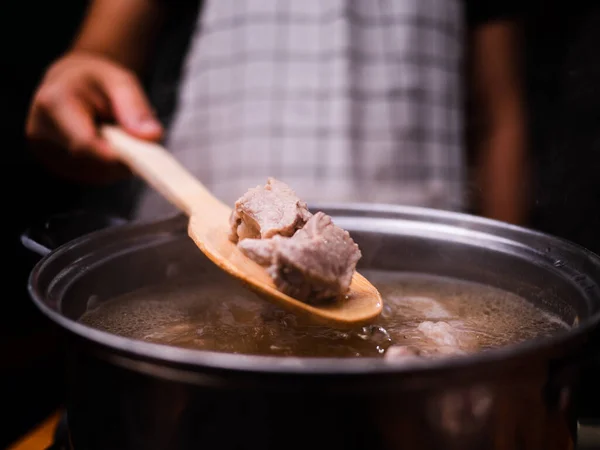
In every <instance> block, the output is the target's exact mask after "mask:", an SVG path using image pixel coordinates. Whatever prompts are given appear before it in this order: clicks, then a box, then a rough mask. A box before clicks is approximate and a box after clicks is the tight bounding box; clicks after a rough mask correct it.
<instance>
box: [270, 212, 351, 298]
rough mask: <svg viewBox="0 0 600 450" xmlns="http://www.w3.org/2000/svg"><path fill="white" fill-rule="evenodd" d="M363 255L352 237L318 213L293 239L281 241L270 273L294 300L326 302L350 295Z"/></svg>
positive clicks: (324, 215) (327, 217)
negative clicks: (325, 300) (357, 265)
mask: <svg viewBox="0 0 600 450" xmlns="http://www.w3.org/2000/svg"><path fill="white" fill-rule="evenodd" d="M361 256H362V254H361V252H360V249H359V248H358V245H356V243H355V242H354V241H353V240H352V238H351V237H350V234H349V233H348V232H347V231H345V230H343V229H341V228H340V227H338V226H336V225H335V224H334V223H333V221H332V220H331V217H329V216H328V215H326V214H325V213H323V212H318V213H316V214H315V215H314V216H312V217H311V218H310V219H309V220H308V222H306V225H305V226H304V228H302V229H300V230H298V231H297V232H296V234H295V235H294V236H293V237H291V238H290V239H281V240H279V241H278V243H277V249H276V251H275V252H274V254H273V259H272V263H271V266H270V267H269V269H268V271H269V274H270V275H271V277H272V278H273V281H274V282H275V285H276V286H277V288H278V289H280V290H281V291H282V292H284V293H286V294H288V295H290V296H291V297H294V298H297V299H300V300H305V301H316V300H323V299H328V298H332V297H336V296H339V295H343V294H345V293H346V292H348V289H349V287H350V282H351V281H352V276H353V275H354V271H355V269H356V263H357V262H358V260H359V259H360V258H361Z"/></svg>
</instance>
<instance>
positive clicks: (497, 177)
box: [479, 109, 530, 225]
mask: <svg viewBox="0 0 600 450" xmlns="http://www.w3.org/2000/svg"><path fill="white" fill-rule="evenodd" d="M522 116H523V113H522V112H521V111H520V110H519V109H515V111H514V113H513V115H512V116H511V117H510V118H509V120H507V121H505V122H504V123H499V124H497V125H495V126H494V125H493V126H491V127H490V128H489V129H488V130H487V133H485V135H484V137H483V139H482V141H481V143H480V147H481V148H480V155H481V156H482V157H481V161H480V167H479V176H480V179H479V185H480V188H481V212H482V214H483V215H484V216H485V217H489V218H492V219H497V220H502V221H504V222H509V223H513V224H519V225H524V224H526V222H527V216H528V211H529V206H530V205H529V170H528V168H529V164H528V158H527V151H526V150H527V138H526V132H525V126H524V120H523V118H522Z"/></svg>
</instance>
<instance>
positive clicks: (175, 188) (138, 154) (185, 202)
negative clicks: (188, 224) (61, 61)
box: [100, 125, 223, 216]
mask: <svg viewBox="0 0 600 450" xmlns="http://www.w3.org/2000/svg"><path fill="white" fill-rule="evenodd" d="M100 133H101V134H102V136H103V137H104V139H106V141H107V142H108V143H109V144H110V146H111V147H112V150H113V151H114V152H115V153H116V154H117V155H118V156H119V158H120V159H121V160H122V161H123V163H125V164H126V165H127V166H129V168H130V169H131V170H132V171H133V172H135V173H136V174H137V175H138V176H139V177H141V178H143V179H144V180H145V181H146V182H147V183H148V184H150V185H151V186H152V187H153V188H154V189H156V190H157V191H158V192H159V193H161V194H162V195H163V196H164V197H165V198H166V199H167V200H169V201H170V202H171V203H172V204H174V205H175V206H177V207H178V208H179V209H181V210H182V211H183V212H184V213H186V214H187V215H188V216H191V215H192V211H193V210H197V209H198V208H203V209H210V208H211V207H222V206H223V204H222V203H221V202H220V201H219V200H218V199H217V198H215V197H214V196H213V195H212V194H211V193H210V192H209V191H208V189H206V187H205V186H204V185H203V184H202V183H200V181H199V180H198V179H197V178H195V177H194V176H193V175H192V174H191V173H190V172H188V170H187V169H186V168H185V167H183V166H182V165H181V164H180V163H179V161H177V160H176V159H175V158H173V156H171V154H170V153H169V152H168V151H167V150H166V149H165V148H163V147H162V146H160V145H158V144H156V143H154V142H149V141H144V140H141V139H138V138H136V137H134V136H131V135H130V134H128V133H126V132H125V131H123V130H121V129H120V128H118V127H115V126H112V125H105V126H103V127H102V128H101V130H100Z"/></svg>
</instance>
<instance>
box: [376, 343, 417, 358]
mask: <svg viewBox="0 0 600 450" xmlns="http://www.w3.org/2000/svg"><path fill="white" fill-rule="evenodd" d="M420 355H421V352H420V351H419V350H418V349H417V348H415V347H409V346H407V345H392V346H391V347H389V348H388V349H387V350H386V351H385V354H384V358H385V359H387V360H403V359H412V358H420V357H421V356H420Z"/></svg>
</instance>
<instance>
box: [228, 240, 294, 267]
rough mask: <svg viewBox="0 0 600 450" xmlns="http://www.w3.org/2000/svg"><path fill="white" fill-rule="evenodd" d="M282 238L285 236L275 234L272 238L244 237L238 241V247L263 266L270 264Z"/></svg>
mask: <svg viewBox="0 0 600 450" xmlns="http://www.w3.org/2000/svg"><path fill="white" fill-rule="evenodd" d="M281 239H284V238H282V237H280V236H273V237H272V238H271V239H244V240H242V241H240V242H238V247H239V249H240V250H241V251H242V252H244V254H245V255H246V256H247V257H248V258H250V259H251V260H253V261H256V262H257V263H258V264H260V265H261V266H270V265H271V264H272V262H273V255H274V253H275V251H276V250H277V247H278V242H280V240H281Z"/></svg>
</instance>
